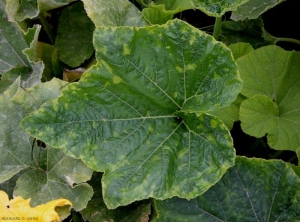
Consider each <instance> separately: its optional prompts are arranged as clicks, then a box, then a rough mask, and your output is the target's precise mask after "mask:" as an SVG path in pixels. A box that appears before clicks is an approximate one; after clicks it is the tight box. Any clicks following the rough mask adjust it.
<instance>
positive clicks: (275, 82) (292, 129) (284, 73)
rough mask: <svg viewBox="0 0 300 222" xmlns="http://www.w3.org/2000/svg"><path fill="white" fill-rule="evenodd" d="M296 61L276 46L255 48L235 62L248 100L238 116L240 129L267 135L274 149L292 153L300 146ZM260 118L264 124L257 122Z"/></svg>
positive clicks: (299, 56) (297, 56)
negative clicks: (240, 121)
mask: <svg viewBox="0 0 300 222" xmlns="http://www.w3.org/2000/svg"><path fill="white" fill-rule="evenodd" d="M299 61H300V54H299V53H298V52H287V51H284V50H282V49H281V48H279V47H277V46H267V47H263V48H260V49H257V50H255V51H253V52H250V53H249V54H247V55H246V56H243V57H241V58H239V59H238V60H237V63H238V66H239V68H240V69H239V70H240V74H241V77H242V79H243V80H244V86H243V89H242V92H241V93H242V94H243V95H245V96H247V97H248V98H249V101H248V102H247V103H245V104H244V105H243V107H244V108H245V109H244V108H243V110H241V113H240V114H241V115H240V118H241V120H242V119H243V121H242V126H243V125H244V127H243V129H244V130H245V132H246V133H248V134H250V135H253V136H263V134H264V135H265V134H268V143H269V145H270V146H271V147H272V148H274V149H279V150H285V149H287V150H294V151H296V150H297V149H298V147H299V145H300V143H299V141H300V140H299V135H298V132H299V130H300V125H299V123H300V119H299V103H298V102H297V99H296V98H298V97H299V96H300V91H299V87H298V85H299V76H298V73H299V70H300V66H299ZM259 98H261V99H262V100H261V101H259ZM250 106H252V107H250ZM275 107H276V108H275ZM249 109H252V111H254V112H253V113H252V115H249V112H248V111H246V110H249ZM263 109H264V110H263ZM252 111H251V112H252ZM254 115H255V116H256V118H253V116H254ZM251 116H252V117H251ZM263 116H265V117H263ZM263 119H264V120H265V121H267V124H263V123H262V122H261V121H263ZM267 119H268V120H267ZM243 122H244V123H243ZM249 126H251V129H250V128H249ZM257 133H258V134H257Z"/></svg>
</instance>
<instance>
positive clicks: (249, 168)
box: [154, 157, 300, 222]
mask: <svg viewBox="0 0 300 222" xmlns="http://www.w3.org/2000/svg"><path fill="white" fill-rule="evenodd" d="M299 186H300V178H299V177H298V176H297V175H296V173H295V172H294V170H293V168H292V167H291V166H290V165H288V164H286V163H284V162H282V161H277V160H271V161H266V160H263V159H247V158H245V157H237V158H236V164H235V166H234V167H232V168H231V169H229V170H228V171H227V172H226V174H225V175H224V176H223V177H222V179H221V180H220V181H219V182H218V183H217V184H216V185H215V186H213V187H211V188H210V189H209V190H208V191H207V192H206V193H204V194H203V195H202V196H199V197H197V198H196V199H193V200H190V201H187V200H184V199H179V198H177V197H175V198H172V199H169V200H165V201H159V200H155V201H154V203H155V209H156V211H157V218H156V219H155V220H154V221H155V222H159V221H174V222H177V221H189V222H198V221H299V220H300V212H299V209H300V208H299V207H300V191H299Z"/></svg>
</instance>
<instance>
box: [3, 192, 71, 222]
mask: <svg viewBox="0 0 300 222" xmlns="http://www.w3.org/2000/svg"><path fill="white" fill-rule="evenodd" d="M29 202H30V199H27V200H24V199H23V198H22V197H20V196H17V197H15V198H14V199H12V200H9V198H8V195H7V194H6V193H5V192H4V191H2V190H0V222H12V221H13V222H18V221H22V222H27V221H30V222H57V221H60V218H59V215H58V213H57V212H56V211H55V207H61V206H65V205H70V206H72V203H71V202H70V201H69V200H66V199H57V200H52V201H50V202H48V203H46V204H41V205H38V206H36V207H31V206H30V204H29Z"/></svg>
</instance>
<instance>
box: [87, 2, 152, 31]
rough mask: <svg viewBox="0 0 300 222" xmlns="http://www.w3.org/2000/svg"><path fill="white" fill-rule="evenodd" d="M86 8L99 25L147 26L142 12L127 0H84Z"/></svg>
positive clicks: (97, 25) (96, 24)
mask: <svg viewBox="0 0 300 222" xmlns="http://www.w3.org/2000/svg"><path fill="white" fill-rule="evenodd" d="M82 1H83V3H84V8H85V10H86V12H87V14H88V16H89V17H90V18H91V20H92V21H93V22H94V24H95V26H96V27H99V26H137V27H142V26H146V25H147V22H146V21H145V20H144V19H143V17H142V14H141V12H140V11H139V10H138V9H137V8H136V7H135V6H134V5H133V4H132V3H131V2H129V1H127V0H110V1H106V0H82Z"/></svg>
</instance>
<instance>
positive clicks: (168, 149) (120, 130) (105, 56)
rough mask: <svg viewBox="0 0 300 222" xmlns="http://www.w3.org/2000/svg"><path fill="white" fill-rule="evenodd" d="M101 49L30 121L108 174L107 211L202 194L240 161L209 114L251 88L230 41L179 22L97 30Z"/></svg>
mask: <svg viewBox="0 0 300 222" xmlns="http://www.w3.org/2000/svg"><path fill="white" fill-rule="evenodd" d="M158 35H159V37H157V36H158ZM94 46H95V48H96V58H97V60H98V63H97V64H96V65H95V66H93V67H92V68H90V69H89V70H87V71H86V72H85V73H84V74H83V76H82V78H81V80H80V81H79V82H78V83H74V84H69V85H68V86H67V87H65V89H64V90H63V94H62V96H61V97H59V98H58V99H57V100H53V101H49V102H48V103H46V104H44V105H43V106H42V107H41V108H40V109H39V110H38V111H37V112H34V113H32V114H31V115H30V116H29V117H27V118H26V119H24V120H23V122H22V123H21V125H22V127H23V128H24V129H26V131H27V132H29V133H30V134H31V135H32V136H34V137H35V138H37V139H40V140H42V141H44V142H46V143H47V144H49V145H51V146H53V147H56V148H61V149H62V150H63V151H64V152H65V153H67V154H68V155H70V156H72V157H75V158H80V159H81V160H83V162H84V163H85V164H86V165H87V166H89V167H90V168H92V169H94V170H96V171H102V172H104V176H103V179H102V188H103V197H104V201H105V203H106V205H107V207H108V208H116V207H118V206H120V205H127V204H129V203H132V202H134V201H136V200H141V199H147V198H149V197H154V198H158V199H166V198H170V197H172V196H180V197H184V198H187V199H190V198H193V197H196V196H198V195H200V194H201V193H203V192H205V191H206V190H207V189H208V188H209V187H211V186H212V185H213V184H215V183H216V182H217V181H218V180H219V179H220V178H221V177H222V175H223V174H224V173H225V172H226V170H227V169H228V168H229V167H231V166H233V165H234V162H235V151H234V149H233V144H232V139H231V136H230V134H229V132H228V130H227V128H226V127H225V126H224V124H223V123H222V122H221V121H220V120H219V118H217V117H214V116H212V115H209V114H207V113H206V112H208V111H210V110H217V109H219V108H221V107H225V106H228V105H230V103H231V102H233V101H234V100H235V98H236V97H237V95H238V93H239V91H240V90H241V87H242V83H241V80H240V79H239V76H238V73H237V67H236V64H235V62H234V59H233V57H232V54H231V52H230V50H229V49H228V48H227V47H226V46H225V45H223V44H221V43H219V42H216V41H215V40H214V39H213V38H212V37H211V36H209V35H207V34H205V33H203V32H201V31H199V30H197V29H196V28H193V27H192V26H190V25H188V24H187V23H185V22H182V21H179V20H174V21H171V22H168V23H167V24H165V25H162V26H158V25H155V26H150V27H144V28H136V27H98V28H96V30H95V32H94Z"/></svg>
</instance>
